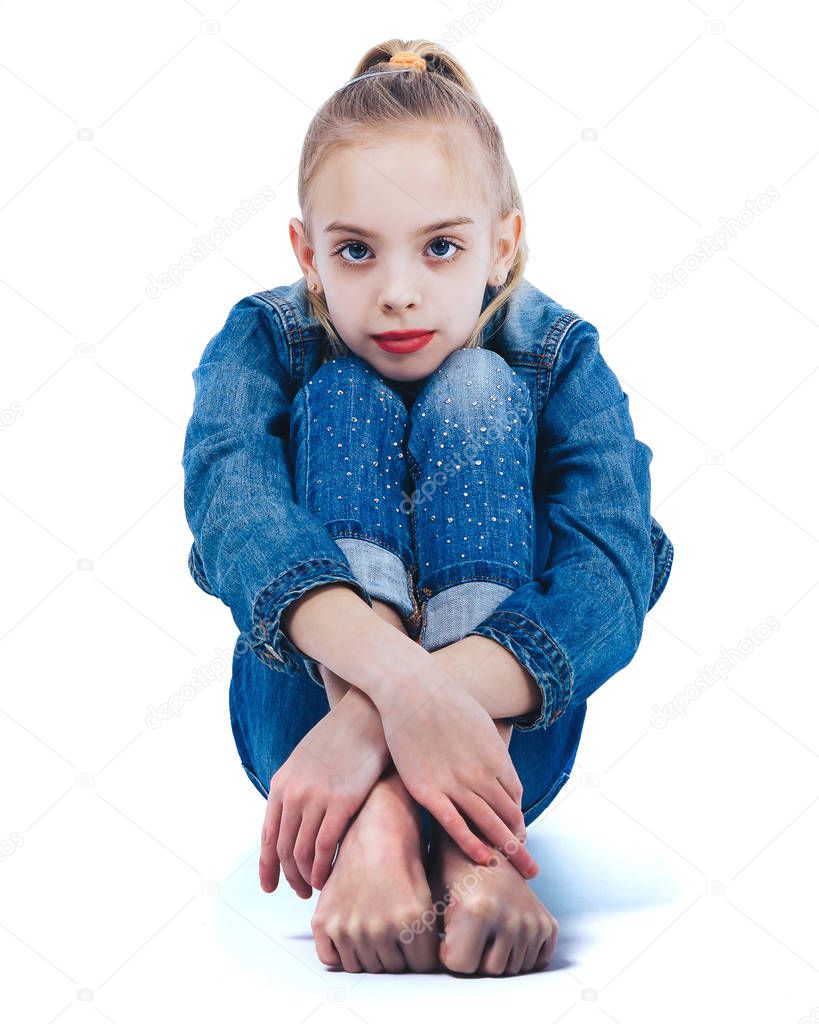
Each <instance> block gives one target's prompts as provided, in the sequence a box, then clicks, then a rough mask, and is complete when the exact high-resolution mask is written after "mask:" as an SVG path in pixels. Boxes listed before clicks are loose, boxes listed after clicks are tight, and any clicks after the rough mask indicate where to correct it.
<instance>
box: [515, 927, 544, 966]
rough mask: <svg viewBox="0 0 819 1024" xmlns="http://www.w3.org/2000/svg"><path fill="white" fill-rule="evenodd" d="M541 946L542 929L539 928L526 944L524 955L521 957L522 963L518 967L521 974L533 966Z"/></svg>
mask: <svg viewBox="0 0 819 1024" xmlns="http://www.w3.org/2000/svg"><path fill="white" fill-rule="evenodd" d="M542 948H543V931H542V929H540V928H539V929H538V931H537V934H536V935H535V936H534V937H533V938H532V941H531V942H529V944H528V946H527V947H526V956H525V957H524V958H523V964H522V965H521V968H520V970H521V973H522V974H528V972H529V971H531V970H532V968H533V967H534V966H535V961H536V960H537V958H538V953H540V951H541V949H542Z"/></svg>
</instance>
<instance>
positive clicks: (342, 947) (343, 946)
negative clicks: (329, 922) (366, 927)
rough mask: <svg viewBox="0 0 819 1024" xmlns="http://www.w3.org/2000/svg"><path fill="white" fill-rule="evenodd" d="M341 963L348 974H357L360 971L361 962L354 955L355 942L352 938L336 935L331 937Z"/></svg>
mask: <svg viewBox="0 0 819 1024" xmlns="http://www.w3.org/2000/svg"><path fill="white" fill-rule="evenodd" d="M333 942H334V943H335V947H336V949H337V950H338V955H339V956H340V957H341V963H342V965H343V967H344V970H345V971H346V972H347V973H348V974H358V973H359V972H360V971H361V963H360V962H359V959H358V956H357V955H356V949H355V943H354V942H353V940H352V939H350V938H347V937H346V936H343V935H336V936H335V937H334V938H333Z"/></svg>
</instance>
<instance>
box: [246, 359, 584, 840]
mask: <svg viewBox="0 0 819 1024" xmlns="http://www.w3.org/2000/svg"><path fill="white" fill-rule="evenodd" d="M290 446H291V447H290V454H291V460H292V465H293V467H294V482H295V490H296V495H297V500H298V503H299V504H300V505H303V506H304V507H305V508H306V509H307V510H308V511H309V512H310V513H311V514H312V515H314V516H316V517H317V518H318V519H320V520H321V521H322V522H323V523H324V524H325V525H326V528H327V529H328V531H329V532H330V534H331V536H332V537H333V539H334V540H335V543H336V544H337V545H338V546H339V547H340V548H341V549H342V551H343V552H344V554H345V556H346V558H347V560H348V561H349V563H350V566H351V568H352V569H353V572H354V574H355V576H356V578H357V579H358V581H359V582H360V583H361V584H362V585H363V586H364V588H365V589H366V590H367V592H368V593H369V595H370V597H371V598H372V599H378V600H381V601H384V602H387V603H389V604H391V605H392V606H393V607H394V608H395V609H396V610H397V611H398V613H399V614H400V615H401V617H402V619H403V621H404V623H405V625H406V627H407V631H408V633H409V634H410V636H412V637H413V639H415V640H417V641H418V642H419V643H420V644H421V646H423V647H424V648H425V649H426V650H428V651H433V650H437V649H439V648H441V647H444V646H446V645H448V644H451V643H454V642H456V641H458V640H460V639H461V638H463V637H464V636H465V635H466V634H467V633H468V632H469V631H470V630H471V629H473V628H474V627H475V626H476V625H477V624H478V623H480V622H481V621H482V620H483V619H485V618H486V617H487V615H489V613H490V612H492V611H493V610H494V609H495V608H496V607H497V605H498V604H499V603H500V602H501V601H502V600H503V599H504V598H505V597H507V596H508V595H509V594H510V593H511V592H512V591H514V590H515V589H516V588H517V587H519V586H521V585H522V584H523V583H525V582H528V581H529V580H530V579H531V578H532V573H533V558H534V552H535V550H536V544H535V528H534V512H533V499H532V480H533V473H534V458H535V451H536V423H535V420H534V416H533V413H532V408H531V398H530V394H529V390H528V388H527V387H526V385H525V384H524V383H523V382H522V381H521V380H520V378H519V377H518V375H517V374H516V373H515V371H514V370H513V369H512V368H511V367H510V366H509V365H508V363H506V361H505V360H504V359H503V358H502V357H501V356H500V355H498V354H497V353H495V352H493V351H491V350H488V349H483V348H476V349H459V350H456V351H455V352H453V353H452V354H451V355H450V356H449V357H448V358H447V359H446V360H445V361H444V362H443V363H442V364H441V366H440V367H438V369H437V370H436V371H434V372H433V373H432V374H431V375H430V376H429V377H428V378H426V379H425V380H424V381H421V382H418V383H416V384H402V383H401V382H398V381H394V380H390V379H388V378H385V377H383V376H382V375H380V374H379V373H378V372H377V371H376V370H375V369H374V368H373V367H371V366H370V365H369V364H368V363H367V362H366V361H364V360H363V359H361V358H359V357H357V356H349V357H344V358H336V359H331V360H329V361H328V362H326V363H324V364H323V365H322V366H321V367H320V368H319V369H318V370H317V371H316V373H314V374H313V376H312V378H311V379H310V380H309V381H307V382H306V383H305V385H304V386H303V387H302V388H301V389H300V390H299V391H298V392H297V393H296V395H295V397H294V400H293V403H292V409H291V421H290ZM305 664H306V667H307V669H308V672H309V675H310V676H311V678H312V679H313V680H314V681H315V682H317V683H319V684H320V686H321V685H323V683H322V680H321V677H320V675H319V673H318V665H317V664H316V663H315V661H313V660H312V659H305ZM271 675H273V676H275V677H276V678H275V680H271V679H270V676H271ZM320 686H316V687H305V686H304V682H303V680H301V679H299V678H296V677H294V676H292V675H285V674H283V673H275V672H271V670H270V669H268V668H267V667H266V666H265V665H264V664H263V663H262V662H261V661H260V660H259V659H258V658H255V657H252V656H240V655H238V654H236V655H235V656H234V665H233V680H232V683H231V688H230V713H231V724H232V727H233V733H234V738H235V740H236V744H237V748H238V751H239V755H240V759H241V762H242V764H243V766H244V768H245V771H246V772H247V774H248V777H249V778H250V779H251V781H252V782H253V784H254V785H255V786H256V788H257V789H258V790H259V792H260V793H261V794H262V795H263V796H265V797H266V796H267V794H268V783H269V780H270V778H271V777H272V775H273V774H274V773H275V772H276V771H277V770H278V768H279V767H281V765H282V764H283V763H284V762H285V761H286V760H287V758H288V757H289V755H290V753H291V752H292V750H293V748H294V747H295V745H296V744H297V743H298V742H299V740H300V739H301V738H302V737H303V736H304V735H305V734H306V733H307V732H308V731H309V730H310V729H311V728H312V727H313V726H314V725H315V724H316V723H317V722H318V721H319V720H320V719H321V718H322V717H323V716H324V715H325V714H326V713H327V711H328V702H327V697H326V694H325V693H323V692H322V689H321V688H320ZM532 717H533V716H531V715H526V716H521V719H520V720H522V721H528V720H530V719H531V718H532ZM584 717H585V710H584V712H583V714H579V715H578V714H573V715H565V716H562V717H560V718H558V719H557V720H556V721H555V722H554V723H553V724H552V725H550V726H549V727H547V728H538V729H534V730H532V731H525V732H522V731H518V730H514V731H513V734H512V738H511V742H510V747H509V750H510V755H511V757H512V760H513V763H514V764H515V768H516V770H517V772H518V776H519V777H520V780H521V783H522V785H523V799H522V808H523V812H524V820H525V822H526V824H527V825H528V824H530V823H531V822H532V821H534V820H535V819H536V818H537V817H538V816H539V815H540V814H541V812H542V811H543V810H544V809H545V808H546V807H547V806H548V805H549V804H550V803H551V801H552V800H553V799H554V797H555V796H556V795H557V793H558V792H559V790H560V789H561V788H562V787H563V785H564V784H565V783H566V781H567V780H568V778H569V774H570V772H571V769H572V766H573V764H574V760H575V756H576V753H577V748H578V745H579V742H580V735H581V730H582V724H583V719H584ZM511 720H512V721H516V719H511ZM423 818H424V834H425V837H426V838H427V839H428V838H429V823H430V819H429V813H428V812H427V811H426V809H424V815H423Z"/></svg>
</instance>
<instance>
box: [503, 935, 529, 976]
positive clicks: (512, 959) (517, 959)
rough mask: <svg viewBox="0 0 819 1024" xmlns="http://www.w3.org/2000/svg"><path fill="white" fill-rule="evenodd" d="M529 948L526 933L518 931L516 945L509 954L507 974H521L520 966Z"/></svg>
mask: <svg viewBox="0 0 819 1024" xmlns="http://www.w3.org/2000/svg"><path fill="white" fill-rule="evenodd" d="M527 948H528V947H527V943H526V933H525V932H518V934H517V936H516V937H515V943H514V947H513V949H512V952H511V954H510V956H509V963H508V964H507V965H506V973H507V974H520V968H521V966H522V964H523V958H524V957H525V956H526V950H527Z"/></svg>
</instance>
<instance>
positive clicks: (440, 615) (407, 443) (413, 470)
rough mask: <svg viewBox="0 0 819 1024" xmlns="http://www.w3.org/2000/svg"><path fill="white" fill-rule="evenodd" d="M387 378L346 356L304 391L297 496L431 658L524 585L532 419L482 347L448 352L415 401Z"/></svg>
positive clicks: (523, 395)
mask: <svg viewBox="0 0 819 1024" xmlns="http://www.w3.org/2000/svg"><path fill="white" fill-rule="evenodd" d="M395 383H396V382H391V381H388V380H387V379H385V378H384V377H383V376H381V375H380V374H379V373H378V372H377V371H376V370H375V369H373V367H371V366H370V365H369V364H368V363H367V362H366V361H365V360H363V359H360V358H359V357H357V356H349V357H344V358H337V359H332V360H330V361H329V362H326V363H324V364H323V366H321V368H320V369H319V370H318V371H317V372H316V373H315V374H314V375H313V377H312V378H311V380H309V381H308V382H307V383H306V384H305V385H304V387H303V388H302V389H301V390H300V391H299V392H298V394H297V395H296V397H295V400H294V403H293V409H292V413H291V453H292V457H293V460H294V467H295V481H296V494H297V498H298V501H299V503H300V504H304V505H305V506H306V507H307V508H308V509H309V511H310V512H311V513H313V515H315V516H316V517H317V518H319V519H321V520H322V521H323V522H324V523H325V525H326V526H327V529H328V530H329V531H330V533H331V534H332V536H333V538H334V540H335V541H336V543H337V544H338V546H339V547H340V548H341V549H342V550H343V551H344V554H345V555H346V557H347V560H348V561H349V563H350V566H351V568H352V570H353V572H354V574H355V575H356V577H357V578H358V580H359V581H360V582H361V583H362V585H363V586H364V587H365V588H366V589H367V591H368V592H369V594H370V596H371V597H372V598H374V599H379V600H382V601H385V602H388V603H390V604H391V605H393V606H394V607H395V608H396V610H397V611H398V612H399V613H400V614H401V616H402V619H403V621H404V623H405V625H406V626H407V631H408V632H409V633H410V635H411V636H413V638H414V639H417V640H419V642H420V643H421V645H422V646H423V647H424V648H425V650H428V651H433V650H437V649H438V648H440V647H443V646H445V645H447V644H450V643H454V642H455V641H457V640H460V639H461V638H462V637H463V636H464V635H465V634H466V633H467V632H468V631H469V630H470V629H473V628H474V627H475V626H476V625H477V624H478V623H479V622H481V621H483V619H485V618H486V617H487V615H488V614H489V613H490V612H491V611H492V610H493V609H494V608H495V607H496V606H497V605H498V604H499V603H500V602H501V601H502V600H503V599H504V598H505V597H506V596H507V595H508V594H509V593H510V592H511V591H512V590H515V589H517V588H518V587H519V586H521V585H522V584H524V583H526V582H527V581H528V580H530V579H531V577H532V557H533V554H532V553H533V547H534V528H533V505H532V478H533V473H534V453H535V443H536V439H535V423H534V417H533V414H532V409H531V398H530V395H529V390H528V388H527V386H526V384H525V383H524V382H523V381H522V380H520V379H519V378H518V376H517V374H516V373H515V371H514V370H513V369H512V368H511V367H510V366H509V365H508V364H507V363H506V362H505V360H504V359H503V358H502V357H501V356H499V355H498V354H497V353H495V352H492V351H489V350H487V349H482V348H477V349H459V350H457V351H455V352H453V353H452V354H451V355H450V356H449V357H448V358H447V359H446V360H445V361H444V362H443V363H442V364H441V366H440V367H438V369H437V370H435V371H434V372H433V373H432V374H431V375H430V376H429V377H428V378H426V380H425V381H424V382H423V383H422V386H421V388H420V390H419V391H418V393H417V395H416V397H415V399H414V402H412V401H411V399H409V398H407V396H406V393H405V394H404V395H402V394H401V393H400V390H399V389H400V385H399V388H395V387H392V386H390V385H391V384H395Z"/></svg>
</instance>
